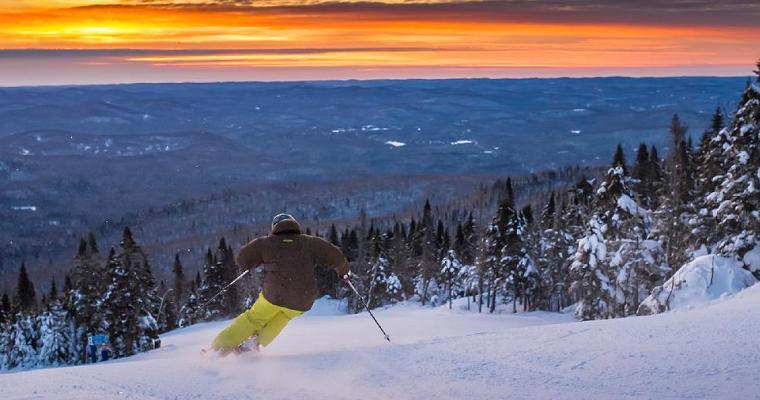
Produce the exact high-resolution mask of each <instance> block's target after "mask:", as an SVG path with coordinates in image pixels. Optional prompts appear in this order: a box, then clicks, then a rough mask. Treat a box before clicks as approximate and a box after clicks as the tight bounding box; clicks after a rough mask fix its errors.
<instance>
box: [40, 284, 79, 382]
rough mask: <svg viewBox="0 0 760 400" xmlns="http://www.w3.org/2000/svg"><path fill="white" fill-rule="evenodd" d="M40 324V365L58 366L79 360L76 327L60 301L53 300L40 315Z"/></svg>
mask: <svg viewBox="0 0 760 400" xmlns="http://www.w3.org/2000/svg"><path fill="white" fill-rule="evenodd" d="M38 326H39V330H40V333H39V334H40V340H39V345H40V348H39V355H38V359H39V365H40V366H52V367H57V366H60V365H68V364H72V363H75V362H76V361H77V346H76V343H75V341H76V340H77V337H76V328H75V326H74V322H73V321H72V320H71V319H70V318H69V316H68V313H67V312H66V310H64V309H63V306H62V305H61V303H60V301H58V300H57V299H54V300H51V302H50V304H49V306H48V309H47V310H46V311H45V312H44V313H43V314H41V315H40V316H39V317H38Z"/></svg>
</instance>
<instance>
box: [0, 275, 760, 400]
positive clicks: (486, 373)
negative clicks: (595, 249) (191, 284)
mask: <svg viewBox="0 0 760 400" xmlns="http://www.w3.org/2000/svg"><path fill="white" fill-rule="evenodd" d="M460 304H462V303H460ZM320 310H322V311H323V309H322V308H321V309H320ZM314 314H320V313H319V312H315V313H314ZM377 316H378V318H379V320H380V321H381V322H382V323H383V324H385V325H386V326H387V328H388V330H389V333H390V334H391V337H392V339H393V343H392V344H388V343H386V342H385V341H384V340H383V338H382V336H381V335H380V334H379V333H378V332H377V331H376V330H375V329H376V328H375V326H374V325H373V324H372V321H371V320H370V318H369V317H368V316H367V315H366V314H362V315H352V316H335V315H327V316H325V315H308V314H307V316H304V317H301V318H298V319H296V320H294V321H293V323H292V324H291V325H290V326H289V327H288V328H287V329H286V330H285V331H284V332H283V334H282V336H281V337H280V338H278V340H277V341H276V342H275V343H274V344H272V345H271V346H269V347H268V348H266V349H265V350H264V352H263V353H262V354H260V355H256V356H254V355H251V356H248V355H245V356H241V357H228V358H224V359H222V358H217V357H208V356H202V355H200V354H199V349H200V348H201V347H203V346H205V345H206V344H207V343H208V342H209V341H210V340H211V338H212V337H213V336H214V334H215V332H217V331H218V330H219V329H220V328H221V327H222V326H223V325H224V324H223V323H207V324H201V325H197V326H193V327H190V328H187V329H183V330H180V331H177V332H173V333H170V334H167V335H165V336H164V337H163V341H164V348H162V349H160V350H157V351H154V352H151V353H147V354H142V355H139V356H136V357H132V358H129V359H124V360H116V361H112V362H108V363H103V364H97V365H91V366H80V367H67V368H54V369H46V370H33V371H15V372H11V373H6V374H2V375H0V399H195V398H198V399H266V400H275V399H288V400H295V399H329V400H336V399H436V400H438V399H479V400H480V399H532V400H533V399H658V400H660V399H760V339H758V337H759V336H758V332H760V285H755V286H753V287H750V288H749V289H747V290H744V291H743V292H741V293H739V294H737V295H735V296H733V297H730V298H727V299H721V300H717V301H715V302H713V303H711V304H709V305H706V306H704V307H700V308H695V309H690V310H679V311H675V312H670V313H666V314H659V315H655V316H649V317H635V318H626V319H618V320H605V321H594V322H573V321H572V320H571V319H570V318H569V317H568V316H567V315H557V314H548V313H531V314H523V315H508V314H502V315H477V314H472V313H466V312H463V311H449V310H448V309H446V308H445V307H444V308H438V309H422V308H418V307H410V306H397V307H394V308H391V309H388V310H382V311H378V313H377Z"/></svg>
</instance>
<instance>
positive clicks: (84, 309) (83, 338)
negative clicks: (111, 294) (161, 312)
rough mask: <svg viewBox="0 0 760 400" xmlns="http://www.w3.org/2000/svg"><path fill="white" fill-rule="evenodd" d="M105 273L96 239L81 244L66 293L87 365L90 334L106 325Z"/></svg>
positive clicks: (68, 306) (77, 341)
mask: <svg viewBox="0 0 760 400" xmlns="http://www.w3.org/2000/svg"><path fill="white" fill-rule="evenodd" d="M105 284H106V282H105V271H104V269H103V267H102V264H101V260H100V253H98V248H97V245H96V243H95V237H94V236H93V235H92V234H90V236H89V238H88V240H85V239H84V238H82V239H80V241H79V249H78V251H77V255H76V257H74V266H73V267H72V269H71V277H70V280H69V283H68V284H67V285H66V286H69V288H70V289H69V290H67V291H66V308H68V310H69V312H70V313H71V314H72V315H73V318H74V323H75V325H76V327H77V335H76V346H77V348H78V349H79V352H78V354H81V358H80V361H81V362H85V352H84V346H85V344H86V343H87V338H88V336H90V335H95V334H99V333H102V332H103V331H104V329H105V326H106V321H105V317H104V315H103V307H102V301H103V297H104V286H105Z"/></svg>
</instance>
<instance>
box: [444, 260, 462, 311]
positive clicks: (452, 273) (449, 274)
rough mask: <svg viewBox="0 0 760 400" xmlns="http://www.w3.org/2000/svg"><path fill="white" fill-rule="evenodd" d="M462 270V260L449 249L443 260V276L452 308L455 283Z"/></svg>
mask: <svg viewBox="0 0 760 400" xmlns="http://www.w3.org/2000/svg"><path fill="white" fill-rule="evenodd" d="M461 270H462V262H461V261H459V257H458V256H457V254H456V252H455V251H454V250H449V252H448V253H447V254H446V257H444V258H443V261H441V276H442V277H443V279H444V280H445V282H446V289H447V295H446V297H447V300H448V303H449V309H451V302H452V300H453V298H454V292H455V288H454V287H455V285H456V284H457V281H456V280H455V278H457V277H458V276H459V272H460V271H461Z"/></svg>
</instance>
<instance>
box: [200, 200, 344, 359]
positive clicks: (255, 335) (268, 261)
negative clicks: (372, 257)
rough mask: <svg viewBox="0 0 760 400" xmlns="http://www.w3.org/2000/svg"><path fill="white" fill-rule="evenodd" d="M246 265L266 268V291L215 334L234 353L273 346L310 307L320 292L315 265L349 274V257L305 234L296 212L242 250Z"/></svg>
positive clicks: (218, 344) (217, 343) (220, 348)
mask: <svg viewBox="0 0 760 400" xmlns="http://www.w3.org/2000/svg"><path fill="white" fill-rule="evenodd" d="M237 263H238V265H239V266H240V267H242V268H256V267H258V266H262V267H263V269H264V272H265V274H264V290H263V292H262V293H260V294H259V297H258V299H257V300H256V302H255V303H254V304H253V306H251V308H250V309H248V310H247V311H245V312H243V313H242V314H240V315H239V316H238V317H237V318H235V319H234V320H233V321H232V323H231V324H230V325H229V326H227V327H226V328H225V329H224V330H222V331H221V332H220V333H219V335H217V337H216V338H215V339H214V341H213V344H212V346H211V347H212V349H214V350H216V351H217V352H219V353H221V354H222V355H228V354H230V353H231V352H235V353H240V352H244V351H250V350H253V351H258V350H259V345H261V346H267V345H268V344H269V343H271V342H272V341H273V340H274V338H275V337H277V335H278V334H279V333H280V331H282V329H283V328H284V327H285V325H287V324H288V322H289V321H290V320H291V319H293V318H295V317H297V316H299V315H301V314H303V313H304V312H306V311H308V310H309V309H310V308H311V306H312V305H313V304H314V300H315V299H316V297H317V295H318V294H319V293H318V288H317V279H316V273H315V268H316V265H327V266H329V267H332V268H334V269H335V272H337V273H338V276H339V277H341V279H343V280H348V279H349V278H348V277H349V266H348V260H346V257H345V256H344V255H343V253H342V252H341V251H340V249H338V248H337V247H336V246H334V245H332V244H331V243H330V242H328V241H327V240H324V239H322V238H319V237H315V236H310V235H305V234H302V233H301V227H300V226H299V225H298V221H296V219H295V218H293V216H292V215H290V214H278V215H276V216H275V217H274V219H273V220H272V233H271V234H270V235H268V236H263V237H259V238H256V239H254V240H253V241H251V242H250V243H248V244H246V245H245V246H243V247H242V248H241V249H240V253H239V254H238V257H237Z"/></svg>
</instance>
